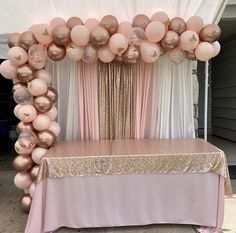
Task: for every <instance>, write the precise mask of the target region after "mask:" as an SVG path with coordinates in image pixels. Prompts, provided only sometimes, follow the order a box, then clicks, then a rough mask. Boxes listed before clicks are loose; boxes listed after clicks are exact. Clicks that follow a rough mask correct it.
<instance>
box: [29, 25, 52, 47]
mask: <svg viewBox="0 0 236 233" xmlns="http://www.w3.org/2000/svg"><path fill="white" fill-rule="evenodd" d="M29 30H30V29H29ZM30 31H32V32H33V33H34V36H35V38H36V40H37V41H38V42H39V43H40V44H50V43H51V42H52V40H53V39H52V35H51V33H50V32H49V31H50V30H49V26H48V25H47V24H36V25H33V27H32V28H31V30H30Z"/></svg>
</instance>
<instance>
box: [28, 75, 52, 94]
mask: <svg viewBox="0 0 236 233" xmlns="http://www.w3.org/2000/svg"><path fill="white" fill-rule="evenodd" d="M28 89H29V92H30V94H31V95H33V96H39V95H43V94H45V93H46V92H47V90H48V86H47V83H46V82H45V81H44V80H42V79H38V78H37V79H34V80H32V81H31V82H30V83H29V85H28Z"/></svg>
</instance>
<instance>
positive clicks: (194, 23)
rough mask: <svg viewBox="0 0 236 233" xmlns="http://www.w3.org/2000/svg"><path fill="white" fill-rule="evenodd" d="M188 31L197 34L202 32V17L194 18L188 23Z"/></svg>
mask: <svg viewBox="0 0 236 233" xmlns="http://www.w3.org/2000/svg"><path fill="white" fill-rule="evenodd" d="M186 26H187V30H190V31H194V32H196V33H197V34H199V32H200V31H201V29H202V28H203V26H204V23H203V20H202V18H201V17H200V16H196V15H195V16H192V17H190V18H189V19H188V21H187V22H186Z"/></svg>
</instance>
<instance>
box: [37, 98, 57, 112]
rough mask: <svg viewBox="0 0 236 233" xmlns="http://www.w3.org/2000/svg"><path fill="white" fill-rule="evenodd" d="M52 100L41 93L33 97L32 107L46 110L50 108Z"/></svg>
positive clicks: (40, 110)
mask: <svg viewBox="0 0 236 233" xmlns="http://www.w3.org/2000/svg"><path fill="white" fill-rule="evenodd" d="M52 105H53V102H52V101H51V100H50V99H49V98H48V97H47V96H46V95H41V96H37V97H36V98H35V99H34V107H35V108H36V109H37V110H38V111H39V112H43V113H44V112H47V111H49V110H50V109H51V108H52Z"/></svg>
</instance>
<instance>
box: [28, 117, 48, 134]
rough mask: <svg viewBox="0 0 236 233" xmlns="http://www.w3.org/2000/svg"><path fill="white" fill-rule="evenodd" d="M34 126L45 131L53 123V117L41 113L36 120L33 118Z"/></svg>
mask: <svg viewBox="0 0 236 233" xmlns="http://www.w3.org/2000/svg"><path fill="white" fill-rule="evenodd" d="M32 124H33V127H34V128H35V129H36V130H38V131H43V130H46V129H48V128H49V126H50V124H51V119H50V118H49V116H47V115H45V114H39V115H38V116H37V117H36V118H35V119H34V120H33V123H32Z"/></svg>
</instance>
